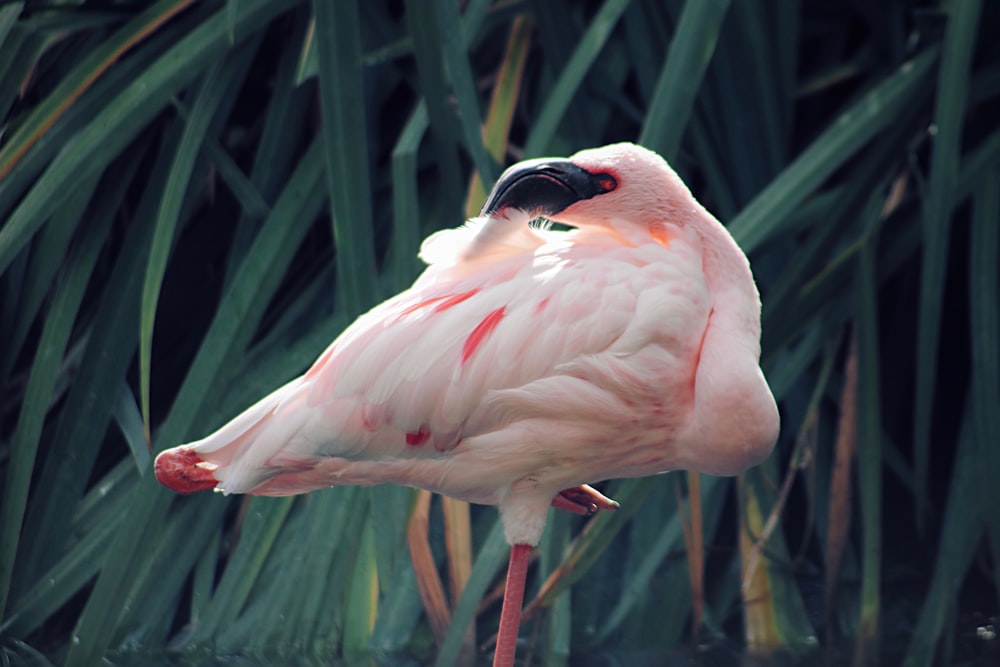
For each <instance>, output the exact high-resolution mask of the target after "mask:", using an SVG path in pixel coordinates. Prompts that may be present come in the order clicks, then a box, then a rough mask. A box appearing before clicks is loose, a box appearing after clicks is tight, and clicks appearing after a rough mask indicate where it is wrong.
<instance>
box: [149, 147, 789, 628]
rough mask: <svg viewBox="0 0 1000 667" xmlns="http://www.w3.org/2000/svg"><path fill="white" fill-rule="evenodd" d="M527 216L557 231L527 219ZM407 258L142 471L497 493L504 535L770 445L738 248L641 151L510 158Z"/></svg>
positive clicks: (192, 486) (728, 466)
mask: <svg viewBox="0 0 1000 667" xmlns="http://www.w3.org/2000/svg"><path fill="white" fill-rule="evenodd" d="M538 214H541V215H544V217H546V218H548V219H549V220H553V221H557V222H561V223H565V224H567V225H570V226H572V227H573V229H572V230H570V231H565V232H558V231H552V230H548V229H547V228H545V227H544V226H543V227H535V226H532V225H530V224H529V222H530V220H531V219H532V218H533V217H535V216H536V215H538ZM421 258H422V259H423V260H424V261H425V262H427V264H428V268H427V269H426V270H425V271H424V273H423V274H422V275H421V276H420V277H419V278H417V280H416V281H415V282H414V284H413V286H412V287H411V288H410V289H408V290H406V291H405V292H402V293H400V294H398V295H396V296H395V297H393V298H391V299H389V300H388V301H385V302H384V303H382V304H381V305H379V306H377V307H375V308H374V309H372V310H371V311H369V312H368V313H367V314H365V315H363V316H361V317H360V318H358V320H357V321H355V322H354V323H353V324H352V325H351V326H350V327H348V328H347V329H346V330H345V331H344V332H343V333H342V334H341V335H340V337H338V338H337V339H336V340H335V341H334V342H333V344H332V345H331V346H330V348H329V349H327V350H326V351H325V352H324V353H323V354H322V355H321V356H320V357H319V359H318V360H317V361H316V363H315V364H314V365H313V366H312V368H310V369H309V370H308V371H307V372H306V373H305V375H303V376H302V377H300V378H298V379H296V380H293V381H291V382H289V383H288V384H286V385H285V386H283V387H281V388H280V389H278V390H276V391H275V392H273V393H272V394H270V395H268V396H266V397H265V398H263V399H261V400H260V401H259V402H258V403H257V404H255V405H254V406H252V407H250V408H249V409H247V410H246V411H245V412H244V413H243V414H241V415H239V416H238V417H236V418H235V419H234V420H233V421H231V422H230V423H228V424H226V425H225V426H223V427H222V428H221V429H219V430H218V431H217V432H216V433H214V434H212V435H209V436H208V437H206V438H205V439H203V440H199V441H197V442H192V443H189V444H186V445H181V446H179V447H175V448H173V449H169V450H166V451H164V452H163V453H161V454H160V456H159V457H158V458H157V461H156V475H157V479H159V480H160V481H161V482H162V483H163V484H165V485H166V486H168V487H170V488H172V489H174V490H176V491H180V492H190V491H195V490H200V489H204V488H212V487H214V488H216V489H217V490H221V491H225V492H227V493H252V494H258V495H284V494H294V493H303V492H307V491H310V490H314V489H317V488H322V487H326V486H331V485H339V484H364V485H369V484H381V483H394V484H404V485H410V486H415V487H419V488H423V489H429V490H431V491H436V492H439V493H443V494H446V495H449V496H453V497H456V498H460V499H463V500H468V501H471V502H476V503H487V504H496V505H499V507H500V510H501V513H502V516H503V522H504V527H505V531H506V536H507V539H508V541H510V542H511V544H529V545H534V544H537V542H538V539H539V537H540V535H541V532H542V529H543V527H544V523H545V516H546V511H547V508H548V506H549V505H550V504H556V505H557V506H562V507H565V508H568V509H576V510H579V509H581V508H583V509H596V508H598V507H611V506H613V501H610V500H608V499H605V498H603V496H600V494H597V493H596V492H594V491H593V490H592V489H590V488H589V487H586V486H584V485H586V484H587V483H590V482H595V481H599V480H603V479H608V478H615V477H638V476H645V475H650V474H655V473H659V472H664V471H668V470H677V469H691V470H697V471H701V472H707V473H712V474H722V475H729V474H735V473H737V472H739V471H741V470H743V469H745V468H747V467H749V466H752V465H755V464H757V463H759V462H760V461H761V460H762V459H763V458H764V457H766V456H767V455H768V454H769V453H770V451H771V449H772V447H773V445H774V442H775V440H776V438H777V432H778V412H777V408H776V407H775V403H774V399H773V397H772V395H771V392H770V390H769V388H768V386H767V383H766V381H765V379H764V376H763V374H762V373H761V370H760V368H759V356H760V301H759V297H758V293H757V289H756V286H755V284H754V281H753V277H752V275H751V272H750V266H749V263H748V262H747V259H746V257H745V255H744V254H743V252H742V251H741V250H740V249H739V247H738V246H737V245H736V243H735V241H734V240H733V239H732V237H731V236H730V235H729V233H728V232H727V231H726V229H725V228H724V227H723V226H722V225H721V224H720V223H719V222H718V221H717V220H716V219H715V218H713V217H712V216H711V215H710V214H709V213H708V212H707V211H706V210H705V209H704V208H703V207H702V206H701V205H700V204H699V203H698V202H697V201H695V199H694V198H693V197H692V196H691V194H690V192H689V191H688V189H687V188H686V187H685V185H684V184H683V183H682V182H681V180H680V179H679V178H678V177H677V175H676V174H675V173H674V172H673V171H672V170H671V169H670V167H669V166H668V165H667V164H666V162H664V161H663V160H662V158H660V157H659V156H657V155H656V154H655V153H652V152H650V151H648V150H646V149H643V148H640V147H638V146H634V145H632V144H616V145H612V146H605V147H603V148H597V149H592V150H586V151H581V152H579V153H577V154H576V155H574V156H573V157H571V158H569V159H568V160H533V161H530V162H525V163H521V164H519V165H515V166H514V167H512V168H511V169H509V170H508V171H507V172H505V174H504V175H503V176H502V177H501V179H500V181H499V182H498V184H497V186H496V188H495V189H494V191H493V193H492V194H491V196H490V199H489V201H488V202H487V205H486V207H485V208H484V212H483V215H482V216H481V217H479V218H476V219H473V220H470V221H469V222H467V223H466V224H465V225H464V226H462V227H459V228H457V229H450V230H445V231H441V232H438V233H436V234H434V235H432V236H430V237H429V238H428V239H427V240H426V241H425V242H424V244H423V246H422V248H421ZM561 491H565V493H563V494H562V495H560V492H561ZM515 632H516V630H515ZM501 634H503V633H501Z"/></svg>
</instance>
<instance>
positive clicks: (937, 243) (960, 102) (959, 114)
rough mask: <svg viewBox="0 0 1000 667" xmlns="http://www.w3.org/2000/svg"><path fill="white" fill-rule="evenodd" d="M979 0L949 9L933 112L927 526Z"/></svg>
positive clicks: (922, 369) (922, 454) (926, 260)
mask: <svg viewBox="0 0 1000 667" xmlns="http://www.w3.org/2000/svg"><path fill="white" fill-rule="evenodd" d="M981 4H982V3H981V2H980V0H966V1H965V2H957V3H954V4H952V5H951V6H950V9H951V12H950V16H949V18H948V28H947V31H946V33H945V39H944V44H943V47H942V53H941V67H940V69H939V70H938V89H937V100H936V105H935V109H934V119H935V131H934V133H933V135H932V136H933V137H934V143H933V153H932V157H931V174H930V182H929V183H928V191H927V199H926V202H925V204H924V219H923V235H924V238H923V247H922V252H921V264H920V317H919V320H918V321H917V360H916V369H917V377H916V383H915V387H914V389H915V391H916V398H915V399H914V407H913V433H914V439H915V443H914V476H915V478H916V483H917V489H916V494H915V497H914V500H915V506H914V509H915V510H916V514H917V523H918V525H920V526H923V523H924V520H925V516H924V514H925V512H926V511H927V506H928V494H927V477H928V467H929V466H930V442H931V428H932V407H933V401H934V380H935V376H936V374H937V365H938V356H939V354H938V340H939V338H940V320H941V310H942V308H941V302H942V299H943V296H942V295H943V293H944V276H945V268H946V265H947V261H948V239H949V228H950V220H951V210H952V206H953V205H954V202H953V200H952V192H953V191H954V189H955V183H956V180H957V178H958V171H959V156H960V153H961V141H962V125H963V120H964V116H965V108H966V97H967V96H968V88H969V69H970V65H971V63H972V52H973V47H974V46H975V44H976V31H977V30H978V28H979V12H980V7H981Z"/></svg>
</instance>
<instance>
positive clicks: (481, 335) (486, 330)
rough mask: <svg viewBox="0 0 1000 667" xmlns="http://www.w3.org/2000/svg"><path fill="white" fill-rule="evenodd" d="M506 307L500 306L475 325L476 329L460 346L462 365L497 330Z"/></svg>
mask: <svg viewBox="0 0 1000 667" xmlns="http://www.w3.org/2000/svg"><path fill="white" fill-rule="evenodd" d="M506 310H507V307H506V306H500V307H499V308H497V309H496V310H494V311H493V312H492V313H490V314H489V315H487V316H486V317H484V318H483V321H482V322H480V323H479V324H477V325H476V328H475V329H473V330H472V333H470V334H469V337H468V338H466V339H465V345H463V346H462V364H463V365H464V364H465V362H466V361H468V360H469V358H470V357H471V356H472V355H473V354H475V352H476V350H477V349H478V348H479V346H480V345H482V344H483V341H485V340H486V338H487V337H488V336H489V335H490V334H491V333H492V332H493V330H494V329H496V328H497V325H498V324H500V320H502V319H503V316H504V313H505V312H506Z"/></svg>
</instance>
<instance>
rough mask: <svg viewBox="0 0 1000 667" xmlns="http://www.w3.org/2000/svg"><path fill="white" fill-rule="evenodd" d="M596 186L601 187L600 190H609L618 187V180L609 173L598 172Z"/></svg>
mask: <svg viewBox="0 0 1000 667" xmlns="http://www.w3.org/2000/svg"><path fill="white" fill-rule="evenodd" d="M597 187H599V188H600V189H601V191H602V192H611V191H612V190H614V189H615V188H617V187H618V181H616V180H615V177H614V176H612V175H611V174H600V175H599V176H598V177H597Z"/></svg>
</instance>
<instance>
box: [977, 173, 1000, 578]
mask: <svg viewBox="0 0 1000 667" xmlns="http://www.w3.org/2000/svg"><path fill="white" fill-rule="evenodd" d="M998 220H1000V166H994V167H993V168H992V169H990V170H988V171H987V172H986V174H985V175H984V176H983V179H982V182H981V183H980V184H979V186H978V187H977V188H976V195H975V202H974V209H973V215H972V234H971V237H970V241H969V255H970V257H971V261H970V263H969V286H970V289H969V313H970V321H971V331H972V336H971V337H972V340H971V341H970V342H971V346H970V347H971V349H972V394H971V401H972V413H973V425H974V429H973V433H974V438H973V440H974V441H975V443H976V448H977V452H978V453H977V455H976V458H977V460H978V462H979V463H978V465H977V467H978V469H979V488H980V489H981V491H980V507H984V508H985V507H1000V485H998V484H997V483H996V480H997V478H998V476H1000V452H998V447H997V443H1000V413H998V412H997V410H996V406H998V405H1000V352H998V350H997V346H996V342H997V341H998V340H1000V304H998V301H997V298H996V296H997V294H998V293H1000V278H998V273H997V261H996V259H997V257H1000V233H998V230H1000V225H998V224H997V221H998ZM983 519H984V520H985V522H986V533H987V535H988V536H989V541H990V547H991V548H992V550H993V562H994V563H1000V517H998V516H997V513H996V512H984V513H983ZM993 580H994V584H995V586H996V590H997V595H1000V567H996V566H994V568H993Z"/></svg>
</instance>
